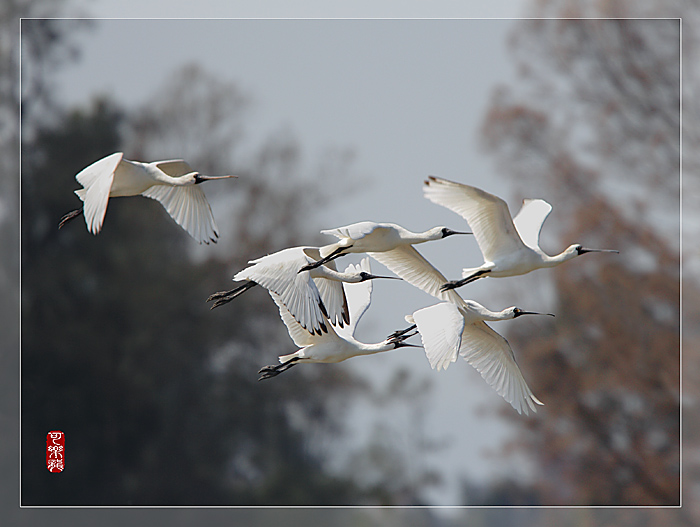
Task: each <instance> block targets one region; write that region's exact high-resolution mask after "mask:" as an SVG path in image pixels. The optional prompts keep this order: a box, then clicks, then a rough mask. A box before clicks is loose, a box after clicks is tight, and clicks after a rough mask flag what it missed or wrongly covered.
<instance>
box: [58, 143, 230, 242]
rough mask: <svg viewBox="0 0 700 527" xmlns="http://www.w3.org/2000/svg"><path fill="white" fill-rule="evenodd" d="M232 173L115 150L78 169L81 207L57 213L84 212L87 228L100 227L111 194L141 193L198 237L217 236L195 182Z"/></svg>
mask: <svg viewBox="0 0 700 527" xmlns="http://www.w3.org/2000/svg"><path fill="white" fill-rule="evenodd" d="M232 177H236V176H204V175H202V174H200V173H199V172H195V171H194V170H192V168H191V167H190V166H189V165H188V164H187V163H186V162H185V161H183V160H182V159H172V160H167V161H154V162H152V163H141V162H139V161H129V160H128V159H124V154H123V153H122V152H116V153H114V154H111V155H109V156H107V157H104V158H102V159H100V160H99V161H95V162H94V163H93V164H91V165H90V166H88V167H86V168H84V169H83V170H81V171H80V172H79V173H78V174H77V175H76V176H75V179H76V180H77V181H78V183H80V184H81V185H82V186H83V188H81V189H78V190H76V191H75V193H76V194H77V196H78V197H79V198H80V199H81V200H82V201H83V206H82V208H79V209H76V210H73V211H71V212H69V213H68V214H66V215H65V216H63V218H61V222H60V223H59V224H58V228H59V229H60V228H61V227H63V225H65V224H66V222H68V221H70V220H72V219H74V218H77V217H78V216H80V215H81V214H83V215H84V216H85V223H86V224H87V228H88V231H90V232H91V233H92V234H97V233H98V232H100V229H101V228H102V222H103V221H104V217H105V213H106V212H107V202H108V201H109V198H117V197H122V196H139V195H141V196H145V197H147V198H151V199H154V200H156V201H159V202H160V203H161V205H163V207H165V210H166V211H168V214H170V216H171V217H172V218H173V219H174V220H175V221H176V222H177V224H178V225H180V226H181V227H182V228H183V229H185V230H186V231H187V233H188V234H189V235H190V236H192V237H193V238H194V239H195V240H197V241H198V242H199V243H207V244H208V243H209V242H210V241H212V242H216V240H217V238H218V237H219V233H218V228H217V226H216V223H215V222H214V215H213V213H212V211H211V207H210V206H209V202H208V201H207V198H206V197H205V196H204V192H202V190H201V189H200V188H199V187H198V186H197V185H199V183H202V182H204V181H211V180H214V179H226V178H232Z"/></svg>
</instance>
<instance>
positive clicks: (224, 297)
mask: <svg viewBox="0 0 700 527" xmlns="http://www.w3.org/2000/svg"><path fill="white" fill-rule="evenodd" d="M256 285H258V283H257V282H253V281H250V282H246V283H245V284H243V285H241V286H238V287H236V288H235V289H231V290H230V291H219V292H218V293H214V294H212V295H210V296H209V298H207V302H211V301H214V304H213V305H212V306H211V309H214V308H215V307H219V306H221V305H223V304H228V303H229V302H230V301H231V300H233V299H234V298H236V297H237V296H239V295H242V294H243V293H245V292H246V291H247V290H248V289H250V288H251V287H255V286H256Z"/></svg>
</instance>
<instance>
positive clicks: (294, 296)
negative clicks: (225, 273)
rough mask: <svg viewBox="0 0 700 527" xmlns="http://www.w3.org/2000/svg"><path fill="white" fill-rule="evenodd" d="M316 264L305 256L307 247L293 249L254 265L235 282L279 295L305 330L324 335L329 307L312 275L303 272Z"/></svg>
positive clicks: (240, 273) (239, 274)
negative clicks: (251, 284) (258, 287)
mask: <svg viewBox="0 0 700 527" xmlns="http://www.w3.org/2000/svg"><path fill="white" fill-rule="evenodd" d="M312 261H313V260H311V259H310V258H308V257H307V256H306V255H305V254H304V248H303V247H292V248H290V249H284V250H283V251H279V252H276V253H273V254H270V255H268V256H263V257H262V258H258V259H257V260H253V261H251V262H250V263H252V264H253V265H251V266H250V267H247V268H245V269H243V270H242V271H240V272H239V273H237V274H236V275H235V276H234V277H233V279H234V280H236V281H239V280H251V281H253V282H255V283H257V284H260V285H261V286H263V287H264V288H265V289H267V290H268V291H272V292H274V293H276V294H278V295H279V296H280V299H281V301H282V303H283V304H284V305H285V306H287V309H289V311H290V312H291V313H292V315H293V316H294V318H295V319H296V320H297V321H298V322H299V323H300V324H301V326H302V327H303V328H305V329H306V330H307V331H309V332H311V333H313V332H316V333H319V334H320V333H321V332H322V331H328V325H327V324H326V322H325V320H326V319H325V316H324V313H323V311H324V310H325V306H324V305H323V303H322V300H321V295H320V293H319V291H318V288H317V287H316V284H315V283H314V281H313V280H312V279H311V276H310V275H309V271H303V272H301V273H300V272H299V269H301V268H302V267H303V266H305V265H307V264H309V263H311V262H312ZM322 306H323V307H322Z"/></svg>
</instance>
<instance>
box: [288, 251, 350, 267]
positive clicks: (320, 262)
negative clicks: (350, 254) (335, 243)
mask: <svg viewBox="0 0 700 527" xmlns="http://www.w3.org/2000/svg"><path fill="white" fill-rule="evenodd" d="M345 249H347V247H338V248H337V249H336V250H335V251H333V252H332V253H331V254H329V255H328V256H326V257H324V258H321V259H320V260H318V261H316V262H314V263H310V264H308V265H305V266H304V267H302V268H301V269H299V271H298V272H299V273H301V272H302V271H311V269H316V268H317V267H320V266H322V265H323V264H327V263H328V262H330V261H331V260H335V259H336V258H340V257H341V256H343V255H344V254H345V253H343V251H344V250H345Z"/></svg>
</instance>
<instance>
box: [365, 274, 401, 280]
mask: <svg viewBox="0 0 700 527" xmlns="http://www.w3.org/2000/svg"><path fill="white" fill-rule="evenodd" d="M362 278H363V279H364V280H376V279H377V278H386V279H388V280H402V278H399V277H398V276H378V275H376V274H368V273H365V276H363V277H362ZM364 280H363V282H364Z"/></svg>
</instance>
